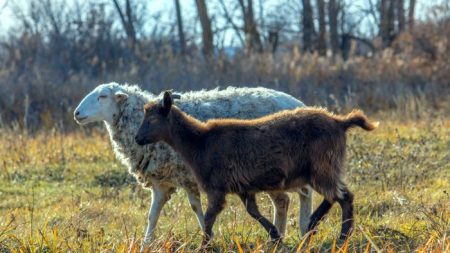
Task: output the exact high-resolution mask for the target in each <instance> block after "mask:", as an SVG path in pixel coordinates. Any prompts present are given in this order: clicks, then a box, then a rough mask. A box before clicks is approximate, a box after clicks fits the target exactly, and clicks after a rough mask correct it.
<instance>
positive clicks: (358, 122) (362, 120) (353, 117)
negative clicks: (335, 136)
mask: <svg viewBox="0 0 450 253" xmlns="http://www.w3.org/2000/svg"><path fill="white" fill-rule="evenodd" d="M378 125H380V122H370V121H369V120H368V119H367V117H366V115H364V113H363V112H362V111H361V110H353V111H352V112H351V113H349V114H348V115H347V116H345V118H343V119H342V120H341V126H342V127H343V128H344V130H347V129H349V128H351V127H354V126H359V127H361V128H362V129H364V130H366V131H372V130H374V129H375V128H377V127H378Z"/></svg>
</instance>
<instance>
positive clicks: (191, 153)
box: [135, 92, 378, 244]
mask: <svg viewBox="0 0 450 253" xmlns="http://www.w3.org/2000/svg"><path fill="white" fill-rule="evenodd" d="M144 112H145V116H144V119H143V122H142V123H141V126H140V128H139V130H138V133H137V135H136V137H135V140H136V143H138V144H139V145H145V144H149V143H154V142H158V141H164V142H166V143H167V144H169V145H170V146H171V147H172V148H173V149H174V150H175V151H176V152H178V153H179V154H180V155H181V156H182V157H183V159H184V160H185V161H186V162H187V163H188V164H189V165H190V166H189V167H188V168H190V169H191V170H192V173H193V174H194V176H195V179H196V180H197V182H198V184H199V186H200V188H201V189H202V190H203V191H205V193H206V196H207V199H208V205H207V206H208V207H207V210H206V213H205V222H204V223H205V230H204V231H205V236H204V239H203V244H206V243H207V242H208V241H209V239H210V237H211V235H212V226H213V224H214V222H215V219H216V217H217V215H218V214H219V213H220V212H221V211H222V210H223V208H224V204H225V196H226V194H228V193H235V194H237V195H238V196H239V197H240V198H241V200H242V202H243V203H244V205H245V207H246V209H247V212H248V213H249V214H250V215H251V216H252V217H253V218H254V219H256V220H257V221H258V222H259V223H260V224H261V225H262V226H263V227H264V228H265V229H266V230H267V232H268V233H269V234H270V236H271V238H272V239H273V240H279V239H280V234H279V232H278V231H277V228H276V227H275V226H274V225H273V224H272V223H271V222H270V221H268V220H267V219H266V218H265V217H263V216H262V215H261V213H260V212H259V210H258V206H257V205H256V202H255V193H257V192H260V191H288V190H290V189H296V188H298V187H302V186H304V185H306V184H309V185H311V187H312V188H313V189H314V190H315V191H317V192H318V193H320V194H322V195H323V196H324V200H323V202H322V203H321V204H320V206H319V207H318V208H317V209H316V211H315V212H314V213H313V215H312V217H311V219H310V224H309V226H308V231H311V230H313V229H314V228H315V226H316V225H317V223H318V222H319V221H320V220H321V219H322V218H323V216H324V215H325V214H326V213H327V212H328V211H329V210H330V208H331V206H332V204H333V203H334V202H336V201H337V202H338V203H339V204H340V206H341V208H342V222H343V224H342V229H341V236H340V239H341V240H343V239H345V238H346V237H347V236H349V235H350V233H351V231H352V229H353V194H352V193H351V192H350V190H349V189H348V188H347V186H346V184H345V182H344V180H343V164H344V159H345V146H346V136H345V133H346V131H347V129H349V128H351V127H354V126H359V127H361V128H363V129H364V130H367V131H371V130H374V129H375V128H376V127H377V126H378V124H377V123H370V122H369V121H368V120H367V118H366V116H365V115H364V114H363V113H362V112H361V111H353V112H352V113H350V114H348V115H347V116H345V117H343V116H338V115H333V114H331V113H329V112H327V111H326V110H324V109H320V108H297V109H292V110H285V111H282V112H278V113H274V114H272V115H268V116H265V117H262V118H258V119H253V120H242V119H241V120H238V119H216V120H209V121H207V122H206V123H203V122H201V121H199V120H198V119H196V118H194V117H192V116H189V115H187V114H186V113H184V112H183V111H182V110H180V109H179V108H178V107H176V106H172V97H171V94H170V92H165V93H164V97H163V100H162V102H161V103H158V102H151V103H148V104H146V105H145V107H144Z"/></svg>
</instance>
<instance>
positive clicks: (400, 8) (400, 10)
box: [396, 0, 405, 33]
mask: <svg viewBox="0 0 450 253" xmlns="http://www.w3.org/2000/svg"><path fill="white" fill-rule="evenodd" d="M396 2H397V31H398V33H401V32H403V31H404V30H405V6H404V2H403V0H397V1H396Z"/></svg>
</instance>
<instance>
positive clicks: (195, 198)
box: [186, 190, 205, 232]
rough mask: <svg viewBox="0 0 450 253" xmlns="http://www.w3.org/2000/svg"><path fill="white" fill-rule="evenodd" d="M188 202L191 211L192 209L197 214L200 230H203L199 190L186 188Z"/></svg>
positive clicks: (203, 218) (203, 222)
mask: <svg viewBox="0 0 450 253" xmlns="http://www.w3.org/2000/svg"><path fill="white" fill-rule="evenodd" d="M186 193H187V196H188V199H189V204H190V205H191V208H192V211H194V213H195V215H196V216H197V221H198V224H199V225H200V228H201V229H202V231H203V232H204V231H205V216H204V215H203V211H202V202H201V201H200V192H199V191H198V190H196V191H195V190H186Z"/></svg>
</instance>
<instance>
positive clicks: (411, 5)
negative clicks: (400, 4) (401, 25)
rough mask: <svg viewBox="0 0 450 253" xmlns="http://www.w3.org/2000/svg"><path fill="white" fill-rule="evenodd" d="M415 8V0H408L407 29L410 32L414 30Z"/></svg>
mask: <svg viewBox="0 0 450 253" xmlns="http://www.w3.org/2000/svg"><path fill="white" fill-rule="evenodd" d="M415 8H416V0H409V11H408V29H409V31H410V32H412V31H413V30H414V11H415Z"/></svg>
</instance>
